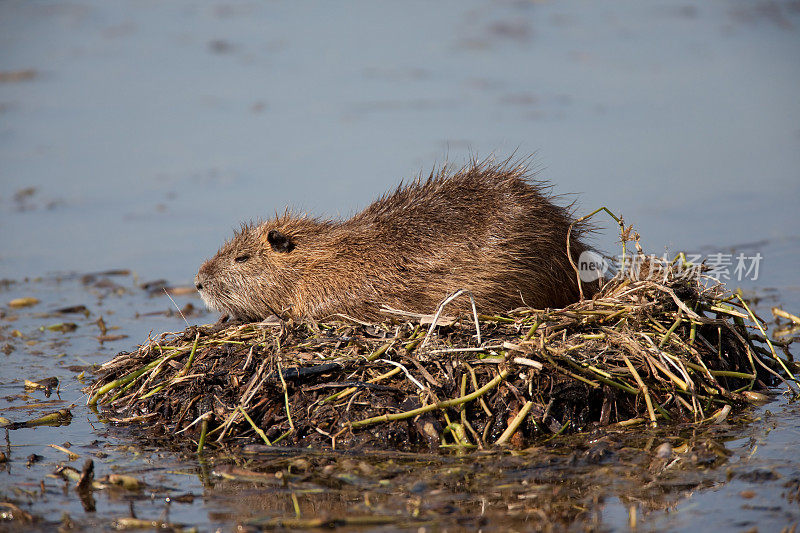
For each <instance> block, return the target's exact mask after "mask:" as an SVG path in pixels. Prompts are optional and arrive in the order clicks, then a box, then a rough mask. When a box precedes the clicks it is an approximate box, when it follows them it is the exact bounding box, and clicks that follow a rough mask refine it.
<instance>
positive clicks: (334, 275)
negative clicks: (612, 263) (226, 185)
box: [195, 162, 592, 320]
mask: <svg viewBox="0 0 800 533" xmlns="http://www.w3.org/2000/svg"><path fill="white" fill-rule="evenodd" d="M526 176H527V168H526V167H524V166H512V165H510V164H507V163H505V164H494V163H489V162H483V163H473V164H472V165H470V166H468V167H465V168H463V169H461V170H459V171H457V172H454V173H452V172H448V170H447V169H443V170H441V171H439V172H438V173H435V174H431V176H430V177H429V178H428V179H427V180H421V179H417V180H415V181H413V182H412V183H410V184H408V185H407V186H403V185H402V184H401V186H400V187H398V188H397V190H396V191H394V192H393V193H390V194H386V195H384V196H383V197H381V198H379V199H378V200H377V201H376V202H374V203H373V204H372V205H370V206H369V207H367V208H366V209H364V210H363V211H361V212H360V213H358V214H356V215H355V216H353V217H352V218H350V219H349V220H345V221H331V220H321V219H316V218H307V217H298V216H294V215H291V214H288V213H287V214H285V215H284V216H280V217H276V218H275V219H273V220H269V221H267V222H261V223H256V224H250V225H246V226H242V229H241V230H240V231H238V232H237V233H236V235H235V236H234V237H233V239H232V240H230V241H228V242H227V243H225V244H224V245H223V246H222V248H221V249H220V250H219V252H217V255H215V256H214V257H213V258H212V259H210V260H208V261H206V262H205V263H203V265H202V267H200V271H199V272H198V273H197V277H196V280H195V281H196V284H197V286H198V290H200V294H201V296H202V297H203V300H204V301H205V302H206V303H207V304H208V305H209V306H210V307H212V308H215V309H217V310H219V311H221V312H222V313H224V314H227V315H228V316H230V317H232V318H237V319H243V320H260V319H263V318H265V317H267V316H269V315H271V314H273V313H275V314H278V315H281V314H285V313H288V314H289V315H291V316H292V317H294V318H296V319H303V318H310V319H322V318H325V317H327V316H330V315H333V314H336V313H343V314H346V315H349V316H352V317H356V318H361V319H368V320H369V319H378V318H380V317H381V316H384V315H381V314H380V313H379V309H380V308H381V306H382V305H387V306H389V307H393V308H396V309H401V310H404V311H411V312H416V313H433V312H434V311H435V310H436V307H437V306H438V304H439V302H440V301H441V300H442V299H444V298H445V297H446V296H447V295H448V294H450V293H452V292H454V291H456V290H458V289H467V290H469V291H471V292H472V294H473V295H474V297H475V301H476V304H477V308H478V311H479V312H482V313H497V312H505V311H509V310H511V309H513V308H516V307H520V306H523V305H527V306H530V307H535V308H545V307H563V306H565V305H567V304H569V303H572V302H574V301H577V300H578V298H579V293H578V288H577V282H576V279H575V272H574V270H573V269H572V267H571V265H570V263H569V260H568V259H567V254H566V239H567V231H568V228H569V225H570V224H571V223H572V221H573V219H572V217H571V214H570V212H569V209H568V208H565V207H559V206H557V205H555V204H553V203H552V202H551V199H550V198H549V197H548V196H547V195H546V192H545V185H544V184H543V183H541V182H532V181H530V180H528V179H527V177H526ZM582 230H583V228H581V227H577V228H575V229H573V234H572V236H571V248H572V256H573V260H574V261H576V262H577V258H578V256H579V255H580V253H581V252H582V251H583V250H585V249H586V247H585V246H584V244H583V243H581V241H580V236H581V232H582ZM237 258H239V260H240V262H237V261H236V259H237ZM584 292H585V293H587V294H589V295H591V292H592V291H591V288H587V287H584ZM468 306H469V301H468V298H461V299H458V300H456V301H454V302H453V303H452V304H451V306H450V307H448V312H451V313H452V312H454V311H456V310H458V311H463V310H466V309H467V308H468Z"/></svg>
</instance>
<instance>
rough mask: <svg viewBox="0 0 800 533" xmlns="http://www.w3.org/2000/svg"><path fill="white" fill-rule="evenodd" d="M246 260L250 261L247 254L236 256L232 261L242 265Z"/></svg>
mask: <svg viewBox="0 0 800 533" xmlns="http://www.w3.org/2000/svg"><path fill="white" fill-rule="evenodd" d="M248 259H250V256H249V255H247V254H244V255H240V256H238V257H237V258H236V259H234V261H236V262H237V263H244V262H245V261H247V260H248Z"/></svg>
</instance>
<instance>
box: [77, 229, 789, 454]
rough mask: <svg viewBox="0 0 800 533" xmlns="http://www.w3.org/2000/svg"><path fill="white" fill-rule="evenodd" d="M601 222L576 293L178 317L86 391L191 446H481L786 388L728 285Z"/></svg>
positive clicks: (659, 417) (762, 330)
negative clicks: (570, 298)
mask: <svg viewBox="0 0 800 533" xmlns="http://www.w3.org/2000/svg"><path fill="white" fill-rule="evenodd" d="M612 216H613V215H612ZM615 218H616V217H615ZM618 222H619V223H620V228H621V230H622V241H623V255H622V257H623V258H624V261H623V263H622V264H621V265H619V269H618V272H616V274H615V275H614V276H613V277H612V278H611V279H609V280H608V281H606V283H605V284H604V286H603V287H602V289H601V290H600V291H599V293H598V294H597V295H595V297H594V298H592V299H591V300H582V301H580V302H577V303H575V304H573V305H570V306H568V307H566V308H564V309H548V310H537V309H530V308H522V309H517V310H514V311H513V312H511V313H510V314H508V315H506V316H482V315H477V317H476V316H472V315H467V316H460V317H453V318H448V317H444V316H439V317H438V318H437V317H434V316H410V315H408V314H407V313H402V312H400V311H396V310H387V320H386V321H385V322H383V323H380V324H366V323H360V322H357V321H352V320H349V319H347V318H345V317H334V319H333V320H331V321H325V322H320V323H293V322H281V321H278V320H276V321H274V322H263V323H250V324H234V325H229V326H224V325H223V326H216V327H215V326H201V327H195V326H193V327H190V328H188V329H186V330H185V331H183V332H179V333H168V334H164V335H161V336H160V337H158V338H156V339H148V341H147V342H146V343H145V344H143V345H141V346H140V347H139V348H138V349H137V350H136V351H134V352H131V353H120V354H119V355H118V356H117V357H115V358H114V359H112V360H111V361H109V362H107V363H105V364H104V365H102V366H101V367H100V369H99V374H100V375H99V378H98V380H97V381H96V383H94V384H93V385H92V386H91V387H89V388H88V389H87V392H88V394H89V398H90V399H89V403H90V404H99V405H102V406H103V407H104V408H105V410H106V411H107V413H108V416H109V419H110V420H111V421H113V422H119V423H138V424H142V425H143V426H144V427H147V428H151V429H153V434H154V435H155V434H159V435H162V436H167V437H169V438H170V439H171V440H172V441H173V442H176V443H184V444H186V445H191V446H192V447H196V449H198V450H203V449H204V448H205V447H209V446H212V447H215V446H220V445H239V444H250V443H263V444H267V445H270V446H274V445H280V446H302V447H306V446H311V447H334V448H348V449H351V448H356V447H358V448H365V447H366V448H381V449H425V448H437V447H440V446H461V447H478V448H488V447H491V446H496V445H512V446H516V447H522V446H527V445H530V444H531V443H532V442H533V441H534V440H535V439H541V438H547V437H548V436H549V435H553V434H559V433H561V432H565V431H575V430H581V429H585V428H587V427H590V426H592V425H610V424H617V425H619V426H629V425H636V424H650V425H652V426H656V425H658V424H661V423H662V422H667V421H683V422H687V421H688V422H694V423H704V422H708V421H715V420H720V419H722V418H724V417H725V416H727V414H728V413H729V412H730V411H731V410H732V409H736V408H738V407H741V406H743V405H745V404H747V403H748V402H753V401H759V400H761V399H763V398H764V395H763V394H761V393H758V392H756V391H759V390H761V391H763V390H765V389H767V388H768V387H770V386H772V385H775V384H776V383H778V382H780V381H782V382H784V383H786V384H787V385H788V386H789V388H790V389H791V390H795V389H796V385H797V380H796V378H795V376H794V373H795V372H796V366H795V364H794V362H793V360H792V358H791V355H790V354H789V352H788V344H787V343H784V344H781V343H778V342H777V341H774V340H770V339H769V338H768V337H767V334H766V326H765V323H764V321H763V320H761V319H760V318H759V317H757V316H756V315H755V314H754V313H753V312H752V310H751V309H750V308H749V306H748V304H747V303H746V302H745V301H744V300H743V299H742V298H741V297H740V296H739V295H738V294H736V293H731V292H729V291H728V290H727V289H726V287H725V286H724V285H722V284H720V283H718V282H717V281H716V280H715V279H713V278H711V277H709V276H707V275H706V274H704V272H703V267H702V265H696V264H691V263H688V262H687V261H686V258H685V257H684V256H683V255H681V254H679V255H678V256H676V257H674V258H673V259H671V260H663V259H659V258H657V257H653V256H646V255H645V254H644V253H643V252H642V250H641V248H640V247H639V244H638V235H633V236H631V235H632V232H631V231H630V228H625V226H624V225H623V224H622V222H621V221H619V220H618ZM629 238H630V239H632V242H633V244H634V248H635V249H634V251H633V252H632V253H630V251H626V249H625V246H626V244H627V243H628V242H630V241H629ZM577 272H578V270H577V268H576V275H577ZM466 296H467V295H460V296H459V297H466ZM446 310H447V308H446V306H444V307H440V309H439V311H440V313H439V314H441V312H442V311H444V312H445V313H446ZM478 311H479V310H478ZM476 319H477V320H476ZM434 323H435V324H436V325H435V326H434V325H433V324H434ZM779 351H781V352H783V353H782V354H779V353H778V352H779Z"/></svg>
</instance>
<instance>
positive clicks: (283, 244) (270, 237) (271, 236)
mask: <svg viewBox="0 0 800 533" xmlns="http://www.w3.org/2000/svg"><path fill="white" fill-rule="evenodd" d="M267 242H269V245H270V246H271V247H272V249H273V250H275V251H276V252H280V253H284V254H285V253H289V252H291V251H292V250H294V243H293V242H292V239H291V238H290V237H289V236H288V235H286V234H284V233H281V232H280V231H278V230H276V229H271V230H269V233H267Z"/></svg>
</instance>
